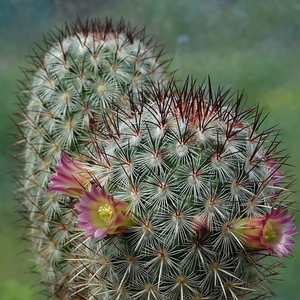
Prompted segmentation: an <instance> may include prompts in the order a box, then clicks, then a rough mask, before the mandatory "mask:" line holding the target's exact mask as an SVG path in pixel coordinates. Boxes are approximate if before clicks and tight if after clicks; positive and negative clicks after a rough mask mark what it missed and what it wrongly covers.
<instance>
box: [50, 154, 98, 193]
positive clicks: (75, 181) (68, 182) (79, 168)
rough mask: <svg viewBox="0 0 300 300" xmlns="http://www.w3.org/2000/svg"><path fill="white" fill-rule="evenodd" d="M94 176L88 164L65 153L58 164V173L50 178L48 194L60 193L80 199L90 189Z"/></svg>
mask: <svg viewBox="0 0 300 300" xmlns="http://www.w3.org/2000/svg"><path fill="white" fill-rule="evenodd" d="M92 174H93V172H92V170H91V168H90V166H89V165H88V164H86V163H83V162H80V161H77V160H75V159H72V158H71V157H69V156H68V154H67V153H66V152H64V151H63V152H62V153H61V159H60V160H59V161H58V162H57V166H56V173H55V174H52V175H51V177H50V180H51V181H50V183H49V189H48V190H47V192H50V191H59V192H62V193H63V194H65V195H67V196H71V197H80V196H81V195H82V194H83V191H84V190H85V189H86V188H88V187H89V185H90V181H91V180H92Z"/></svg>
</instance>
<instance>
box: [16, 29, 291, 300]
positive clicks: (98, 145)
mask: <svg viewBox="0 0 300 300" xmlns="http://www.w3.org/2000/svg"><path fill="white" fill-rule="evenodd" d="M81 32H83V36H85V37H87V36H89V34H87V33H85V31H84V30H83V31H82V30H81V31H78V33H77V34H75V35H74V34H72V35H70V36H71V37H72V38H66V40H73V39H75V40H76V39H77V40H78V39H80V38H79V37H80V35H81ZM99 32H101V31H99ZM92 33H93V34H92V35H91V36H92V37H93V38H92V39H91V41H93V42H92V43H95V39H96V44H97V45H98V42H99V41H98V39H99V37H102V34H101V33H97V34H95V33H94V30H92ZM106 36H108V37H109V38H107V39H106V40H105V44H106V43H110V42H111V41H113V42H112V43H113V45H117V44H118V43H119V38H118V36H116V35H114V38H113V39H110V37H111V35H110V34H107V35H106ZM87 40H88V39H86V41H87ZM68 43H69V42H68ZM68 43H67V44H68ZM103 43H104V42H103ZM61 44H62V43H59V44H57V45H56V46H54V47H53V48H51V50H50V51H49V52H48V54H46V56H45V59H44V60H43V62H45V61H47V59H48V58H47V56H48V55H50V57H52V58H51V59H50V61H51V60H55V59H56V58H55V57H56V55H54V54H53V53H54V52H55V51H56V48H57V47H62V48H63V49H65V48H64V46H61ZM79 44H80V45H82V43H79ZM87 44H88V42H87ZM131 44H132V43H130V45H131ZM58 45H59V46H58ZM84 45H86V44H85V43H84ZM68 47H69V46H68ZM72 47H73V46H72ZM72 47H70V48H67V50H66V53H69V51H71V52H70V53H71V54H70V57H71V58H72V59H71V60H72V61H74V62H75V63H74V64H75V65H79V66H80V68H84V69H85V68H87V73H88V75H87V77H89V76H94V74H97V76H98V77H101V76H102V74H104V73H105V76H104V75H103V76H104V77H103V78H107V77H108V76H112V77H111V78H114V80H115V82H119V83H120V84H119V85H115V89H116V90H118V91H117V92H116V93H114V94H113V95H112V96H111V97H109V98H106V99H103V98H101V97H100V96H99V90H98V88H95V86H96V87H99V85H98V81H97V80H96V81H94V83H93V84H94V85H93V88H91V85H92V84H90V83H89V84H87V85H86V86H84V85H80V84H79V85H76V84H75V83H74V81H73V79H74V78H73V77H74V76H75V75H74V73H72V72H71V75H72V76H73V77H72V76H71V75H70V73H69V71H68V72H65V71H64V72H61V71H62V69H61V66H59V67H57V68H56V64H54V65H55V68H54V69H55V70H56V71H55V72H58V74H57V78H59V80H57V84H58V85H59V86H60V87H63V86H68V83H69V82H70V80H71V79H70V78H73V79H72V80H71V81H72V82H73V83H72V87H73V91H75V94H76V93H77V92H78V93H79V94H80V98H76V97H75V98H72V97H71V98H69V99H68V101H67V103H68V104H67V105H62V104H61V103H60V104H55V102H56V101H61V100H62V98H59V99H57V98H55V97H54V96H53V95H54V94H53V95H52V96H51V97H52V98H51V99H50V98H49V97H48V94H47V93H46V94H45V93H44V94H43V93H41V92H40V90H41V89H42V87H40V85H42V86H43V85H44V82H43V83H42V84H41V83H40V82H39V80H40V79H39V78H35V79H34V81H33V87H32V89H31V90H32V95H33V96H32V97H31V98H33V99H31V98H30V100H29V105H28V106H27V108H26V109H25V110H24V111H25V116H26V118H25V121H24V124H20V129H21V133H22V135H23V136H24V139H25V141H26V144H27V146H26V147H25V152H24V153H25V160H26V165H25V178H24V179H23V181H22V183H23V185H24V187H23V189H22V190H21V192H23V194H24V198H25V200H24V201H22V202H21V204H22V206H21V209H20V212H21V213H22V214H23V215H24V216H25V218H27V219H28V220H29V222H30V225H29V228H30V233H29V236H30V238H31V240H32V243H33V248H32V251H33V252H35V253H36V255H37V265H38V266H39V269H40V271H41V273H42V278H43V279H42V281H43V283H45V284H47V285H49V286H50V289H49V290H50V293H51V294H52V296H53V298H54V299H90V300H92V299H99V300H102V299H103V300H115V299H118V300H127V299H134V300H143V299H147V300H158V299H159V300H175V299H178V300H179V299H180V300H200V299H218V300H223V299H228V300H230V299H232V300H237V299H238V300H242V299H272V298H273V297H274V294H273V292H272V291H271V290H270V289H269V288H268V286H267V278H269V277H271V276H272V275H274V274H275V271H274V270H273V269H274V267H275V266H276V265H274V266H270V265H267V264H265V263H264V261H263V259H264V258H265V257H266V256H270V255H276V256H279V257H282V256H283V255H285V254H289V253H291V252H292V249H291V247H290V245H291V244H293V243H294V240H293V238H292V236H293V235H294V234H295V233H296V232H297V231H296V228H295V226H294V225H293V224H292V223H291V222H292V221H293V215H288V210H287V209H288V207H289V205H290V203H289V202H287V200H286V196H288V195H289V194H290V193H291V192H290V191H289V189H288V182H287V179H288V176H286V175H285V173H284V172H283V171H280V169H279V168H280V167H281V166H282V165H283V164H284V163H285V159H286V157H285V156H284V155H283V154H282V153H281V151H279V150H276V149H277V145H278V144H279V142H278V141H277V139H276V138H277V135H278V132H277V131H276V130H274V128H272V129H269V130H264V131H261V132H260V131H259V125H260V124H261V120H260V117H261V112H260V111H259V110H258V108H256V107H254V108H248V109H245V108H244V106H243V102H242V97H237V99H236V101H231V97H230V96H229V91H224V92H223V91H222V90H220V89H219V90H217V92H216V93H215V94H214V92H213V91H212V88H211V85H210V82H209V83H208V87H205V86H204V85H202V86H200V87H199V88H196V87H195V86H196V84H195V83H191V82H190V81H189V80H187V81H186V83H185V84H184V85H183V87H180V86H179V85H178V84H177V83H176V82H174V81H172V80H171V81H169V82H168V83H166V82H165V81H164V80H162V79H160V80H159V84H158V85H155V83H156V82H157V81H153V80H148V75H149V74H150V73H151V72H149V71H147V72H148V73H147V74H148V75H147V76H146V77H147V79H145V80H143V83H142V86H141V87H142V88H139V89H135V88H134V86H132V84H133V81H130V82H129V83H126V85H124V82H123V81H122V80H123V77H122V76H121V78H122V80H121V79H120V78H119V79H116V78H115V77H116V75H115V74H113V75H112V74H111V73H109V72H107V73H106V71H105V70H106V69H105V67H103V68H102V65H101V68H100V67H99V66H98V67H97V68H96V70H95V68H94V67H93V66H92V65H91V64H88V63H87V60H88V58H89V59H90V54H88V53H89V52H88V51H87V50H85V53H86V54H82V55H83V56H84V59H82V57H83V56H81V54H78V52H76V53H77V54H76V55H74V54H72V53H73V52H72V51H73V50H72V49H73V48H72ZM114 47H115V46H114ZM140 47H142V46H140ZM87 48H90V47H87ZM100 48H101V49H104V48H103V46H101V47H100ZM60 49H61V48H60ZM68 49H70V50H68ZM53 51H54V52H53ZM64 51H65V50H64ZM76 51H77V50H76ZM107 51H109V50H107ZM113 52H114V53H116V50H115V48H114V50H113ZM105 53H106V50H105V51H104V53H102V54H101V57H107V54H105ZM139 53H140V52H139V51H137V52H135V55H136V56H139ZM145 53H149V52H148V51H146V52H145ZM68 55H69V54H68ZM68 55H66V57H68ZM86 55H87V56H86ZM53 56H54V57H53ZM126 57H127V56H126ZM130 57H131V55H129V58H130ZM147 57H148V56H147ZM149 59H150V60H151V61H152V56H149ZM99 60H101V58H99ZM125 60H126V58H124V61H125ZM145 60H147V59H145ZM122 61H123V60H122ZM134 61H135V60H134ZM45 64H46V63H45ZM126 64H130V65H131V67H132V68H133V69H134V70H135V68H136V65H135V62H133V61H131V60H130V59H129V61H127V62H126ZM153 64H154V65H157V68H156V67H155V68H153ZM105 65H106V62H105ZM159 65H160V64H159V63H158V62H157V59H154V61H152V67H151V69H153V70H156V71H157V72H158V74H156V73H155V72H154V73H155V75H153V76H154V77H153V78H160V77H161V75H162V71H161V70H160V69H159ZM86 66H88V67H86ZM42 69H43V68H42ZM39 72H41V73H43V72H44V71H43V70H42V71H41V70H40V71H38V72H37V73H36V75H35V76H37V77H40V75H39V74H40V73H39ZM61 74H62V75H61ZM142 74H144V73H143V72H142ZM151 74H152V73H151ZM59 76H62V77H61V78H60V77H59ZM156 76H158V77H156ZM41 77H42V78H43V76H41ZM117 77H118V76H117ZM125 77H126V76H125ZM101 78H102V77H101ZM37 81H38V82H39V83H38V84H36V82H37ZM76 82H77V79H76ZM119 91H120V93H121V94H122V95H123V96H122V97H120V94H119ZM51 93H52V91H49V94H51ZM37 95H38V96H37ZM59 95H60V94H59ZM69 95H73V94H72V89H71V90H70V94H69ZM36 96H37V97H36ZM53 97H54V98H53ZM59 97H60V96H59ZM36 99H39V100H40V103H39V104H34V103H35V100H36ZM88 99H90V100H88ZM122 99H123V100H124V99H126V101H123V100H122ZM72 101H73V102H72ZM82 101H83V102H84V101H91V102H89V103H94V105H95V106H93V108H92V110H91V112H90V113H91V114H88V116H89V117H86V118H85V117H84V113H83V110H80V105H81V103H82ZM37 103H38V102H37ZM50 111H51V112H52V111H54V112H55V115H56V116H58V115H59V118H58V119H57V120H59V121H55V125H53V126H54V127H53V128H52V127H51V126H50V127H49V122H48V121H47V120H46V119H45V117H44V116H45V115H47V113H49V112H50ZM78 114H80V118H79V119H80V120H81V121H80V122H79V123H80V124H81V126H79V128H80V129H78V130H77V131H75V130H74V131H73V133H72V134H70V132H68V133H67V132H64V129H62V128H61V127H59V125H58V124H60V122H62V121H61V120H64V121H66V122H67V120H70V119H72V120H73V118H74V119H76V118H77V117H76V116H77V115H78ZM90 116H92V120H95V121H93V122H92V123H91V119H90ZM55 120H56V118H55ZM56 122H57V124H56ZM50 124H51V122H50ZM76 124H77V123H76ZM21 125H23V126H21ZM37 132H39V135H38V134H37ZM55 143H56V144H57V145H59V146H58V147H57V150H56V152H55V153H54V152H53V151H52V152H51V151H50V150H49V149H50V148H51V147H50V145H52V144H55ZM55 165H56V167H55Z"/></svg>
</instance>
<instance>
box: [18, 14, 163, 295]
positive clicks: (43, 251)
mask: <svg viewBox="0 0 300 300" xmlns="http://www.w3.org/2000/svg"><path fill="white" fill-rule="evenodd" d="M45 44H46V49H43V51H42V54H36V55H35V56H33V57H32V63H33V65H34V66H33V69H32V70H25V74H26V76H27V78H28V80H27V81H28V82H25V81H24V90H22V91H21V96H20V97H21V101H22V103H23V104H22V111H21V113H20V114H21V116H22V118H23V121H22V122H20V123H19V124H17V126H18V128H19V131H20V134H21V136H22V142H23V145H24V148H23V151H22V154H21V155H22V158H21V160H22V161H24V162H25V165H24V167H22V169H23V170H24V177H23V178H21V179H20V182H21V185H22V188H20V190H19V192H20V193H21V194H23V200H21V201H20V207H19V209H18V210H19V212H20V213H21V214H22V215H23V216H24V218H25V219H27V221H28V222H27V225H28V228H29V230H30V231H29V232H28V233H27V235H26V239H28V240H29V241H30V242H31V243H32V248H31V251H32V252H33V253H34V254H35V255H36V264H37V265H38V267H39V269H40V272H41V275H42V279H41V282H42V283H44V284H46V285H50V292H51V294H53V297H54V298H55V299H67V297H68V291H67V290H68V289H67V288H65V287H64V285H65V284H66V282H67V281H68V276H69V275H68V274H69V273H70V270H69V266H68V265H62V263H61V262H62V261H65V260H66V259H70V255H71V254H70V253H71V252H72V246H71V245H72V244H71V241H70V237H72V238H73V236H74V234H76V230H77V229H76V228H74V226H75V224H76V220H74V215H73V212H72V210H70V209H71V207H70V203H71V202H72V201H71V200H70V199H69V198H68V197H65V196H59V197H57V195H55V194H54V193H46V190H47V188H48V184H49V181H50V174H51V173H52V171H53V168H54V167H55V165H56V162H57V161H58V160H59V158H60V155H61V150H62V149H65V150H66V151H67V152H68V153H72V154H73V156H75V157H77V156H80V154H79V151H80V149H81V148H82V146H83V145H84V143H86V142H88V141H89V136H90V132H93V131H94V130H95V129H97V130H99V128H100V127H101V126H102V119H101V118H102V114H103V110H104V109H105V110H106V111H109V110H111V109H114V106H115V105H118V106H123V107H128V108H129V104H130V103H129V102H128V100H127V97H128V96H127V95H128V93H130V94H132V96H133V97H134V98H135V97H136V96H135V95H137V93H138V91H140V90H141V89H142V86H143V88H145V87H146V88H147V89H149V91H150V90H151V87H152V85H155V84H157V83H158V82H162V81H164V80H165V77H166V67H167V64H168V61H164V60H163V59H162V55H163V53H162V47H159V46H156V45H155V43H153V41H152V38H151V37H147V36H146V35H145V31H144V30H141V31H138V30H136V29H135V28H131V27H130V26H129V24H125V23H124V22H123V21H120V22H118V23H117V24H116V25H114V24H113V22H112V21H111V20H106V21H104V22H100V21H97V20H91V21H87V22H86V24H82V23H80V21H77V22H76V23H75V24H73V25H66V26H65V27H64V28H63V29H62V30H61V31H58V32H57V33H52V34H49V36H48V38H46V39H45ZM18 144H20V142H18ZM62 248H63V249H62ZM72 299H73V298H72Z"/></svg>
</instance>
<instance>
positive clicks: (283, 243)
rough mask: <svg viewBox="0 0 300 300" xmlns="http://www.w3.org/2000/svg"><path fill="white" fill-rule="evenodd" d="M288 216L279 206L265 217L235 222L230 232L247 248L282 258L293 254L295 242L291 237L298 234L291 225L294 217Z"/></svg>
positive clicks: (254, 217)
mask: <svg viewBox="0 0 300 300" xmlns="http://www.w3.org/2000/svg"><path fill="white" fill-rule="evenodd" d="M287 214H288V211H287V210H283V209H282V207H281V206H279V207H278V208H272V209H271V212H270V213H266V214H265V215H260V216H252V217H249V218H243V219H238V220H236V221H233V222H232V223H231V228H230V230H231V232H232V233H233V234H235V236H236V237H237V238H238V239H239V240H240V241H241V242H242V243H243V244H244V245H245V246H246V247H247V248H250V249H254V250H268V251H269V253H270V255H272V254H273V253H276V254H277V255H278V256H279V257H282V256H283V254H288V253H292V252H293V251H292V248H291V247H290V245H291V244H295V241H294V239H293V238H292V237H291V236H292V235H294V234H296V233H297V230H296V226H295V225H293V224H291V222H292V221H293V219H294V215H289V216H287Z"/></svg>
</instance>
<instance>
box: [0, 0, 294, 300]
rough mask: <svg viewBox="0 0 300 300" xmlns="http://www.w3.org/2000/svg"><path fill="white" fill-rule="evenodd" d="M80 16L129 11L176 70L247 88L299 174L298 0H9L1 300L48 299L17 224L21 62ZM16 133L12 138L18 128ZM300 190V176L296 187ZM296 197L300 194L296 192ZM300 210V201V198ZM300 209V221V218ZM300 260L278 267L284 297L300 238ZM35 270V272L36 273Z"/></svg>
mask: <svg viewBox="0 0 300 300" xmlns="http://www.w3.org/2000/svg"><path fill="white" fill-rule="evenodd" d="M77 16H79V17H80V18H82V19H85V18H86V17H87V16H89V17H99V18H105V17H113V18H114V19H115V20H118V19H119V18H120V17H123V18H124V19H125V20H128V21H130V22H131V24H132V25H138V27H140V28H142V27H144V26H146V29H147V33H149V34H153V35H154V36H156V37H157V39H158V42H159V43H165V44H166V46H165V49H166V50H167V55H166V58H168V57H173V61H172V64H171V66H170V70H175V69H178V73H177V78H179V79H185V77H186V76H187V75H188V74H192V75H193V78H198V79H199V83H200V82H202V80H203V79H204V78H205V77H206V76H207V75H210V76H211V78H212V81H213V85H214V86H215V87H216V86H217V85H218V84H221V85H222V86H224V87H225V88H229V87H232V88H233V90H240V91H241V90H244V94H245V98H248V105H249V106H250V105H253V104H257V103H259V105H260V106H261V107H263V108H264V112H265V113H268V112H270V115H269V116H268V118H267V120H266V122H265V125H264V126H263V127H270V126H273V125H276V124H279V128H282V140H283V141H284V144H283V146H282V147H283V148H287V152H288V153H290V155H291V158H290V160H289V163H290V164H291V165H294V166H295V168H292V170H293V173H294V174H295V175H296V177H299V167H300V151H299V146H300V138H299V133H300V118H299V114H300V80H299V79H300V1H297V0H285V1H282V0H86V1H79V0H0V101H1V104H0V125H1V130H0V135H1V137H0V141H1V142H0V168H1V172H0V181H1V183H0V299H1V300H29V299H30V300H34V299H36V300H40V299H45V297H44V296H43V295H42V294H41V293H39V291H40V289H39V287H38V286H33V284H34V282H35V281H36V280H37V279H38V277H35V275H33V274H31V272H30V271H29V268H30V267H31V266H32V264H31V262H30V260H31V259H33V258H32V257H31V255H29V254H28V253H26V252H25V253H22V254H19V253H21V252H23V251H24V250H25V249H26V246H28V245H27V243H24V242H20V241H18V237H20V235H21V234H22V232H23V229H22V228H19V227H17V226H16V225H15V224H14V222H15V221H16V220H17V219H18V215H17V214H15V213H14V212H13V206H14V205H15V204H16V203H15V201H14V200H13V197H14V196H13V191H14V190H15V189H16V186H17V185H16V183H15V182H14V174H13V173H11V172H10V171H11V170H13V169H14V168H16V166H15V165H14V162H13V161H11V160H10V159H9V155H14V154H15V153H14V152H13V151H12V150H11V149H9V146H10V145H11V144H12V142H13V141H14V138H13V136H11V135H12V134H14V133H15V130H14V129H13V128H12V129H10V128H11V127H13V122H12V121H11V117H12V116H13V113H14V112H15V111H16V110H17V105H16V103H17V98H16V95H15V93H16V92H17V91H18V88H17V80H22V79H23V78H24V77H23V75H22V73H21V71H20V69H19V66H21V67H25V68H26V67H27V63H26V58H25V56H26V55H28V54H32V49H31V47H32V46H33V47H34V45H35V43H37V44H41V43H42V33H45V32H47V31H48V30H50V29H54V26H58V27H60V26H62V24H63V23H64V22H66V21H74V20H75V19H76V17H77ZM9 134H11V135H9ZM293 189H294V190H299V181H298V182H296V184H295V185H294V187H293ZM290 200H294V201H298V195H297V194H294V195H292V196H291V197H290ZM296 207H297V208H299V207H298V206H297V205H296ZM299 217H300V214H297V217H296V220H298V221H299ZM296 239H297V240H298V244H296V245H295V246H294V247H293V249H294V252H295V253H294V258H293V259H290V260H289V259H282V260H278V262H279V264H280V263H281V262H282V261H285V260H286V268H283V269H278V271H280V272H281V276H279V277H278V278H281V279H284V281H275V283H273V284H272V285H271V288H272V289H273V290H274V291H275V292H276V293H277V294H278V297H277V299H280V300H284V299H285V300H291V299H292V300H297V299H300V295H299V294H300V293H299V269H298V268H300V235H298V236H297V237H296ZM32 271H34V270H32Z"/></svg>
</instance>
